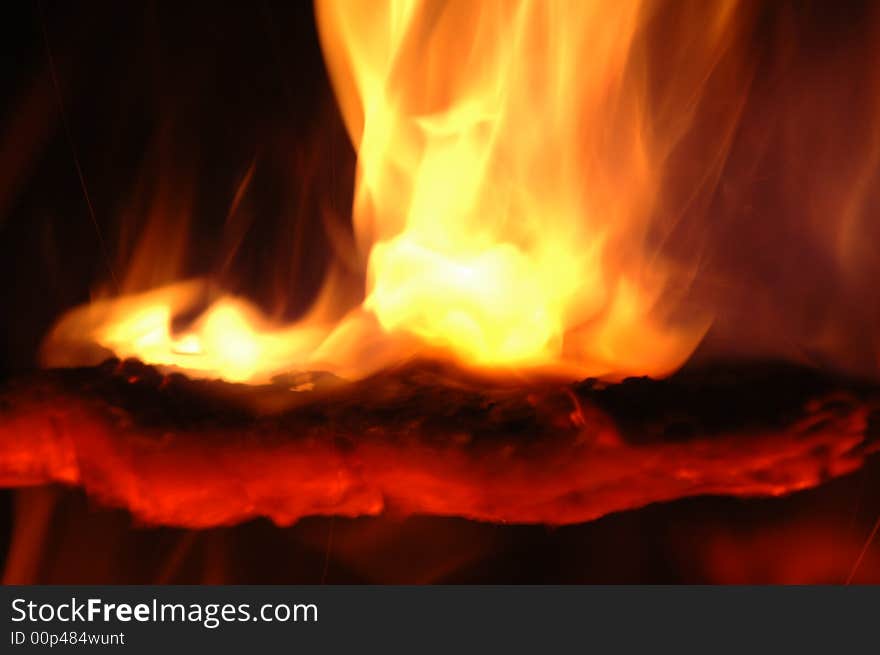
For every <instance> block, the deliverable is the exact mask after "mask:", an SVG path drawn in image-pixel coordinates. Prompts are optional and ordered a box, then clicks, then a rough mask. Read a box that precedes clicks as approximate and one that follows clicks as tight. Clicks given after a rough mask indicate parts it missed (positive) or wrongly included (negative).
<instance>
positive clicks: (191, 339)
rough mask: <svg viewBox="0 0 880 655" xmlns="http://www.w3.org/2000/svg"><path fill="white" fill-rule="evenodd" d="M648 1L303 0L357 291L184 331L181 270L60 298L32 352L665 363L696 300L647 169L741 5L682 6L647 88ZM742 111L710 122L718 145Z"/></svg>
mask: <svg viewBox="0 0 880 655" xmlns="http://www.w3.org/2000/svg"><path fill="white" fill-rule="evenodd" d="M653 7H654V5H653V4H650V3H643V2H640V1H638V0H628V1H624V2H618V3H610V4H609V3H607V2H600V1H583V0H579V1H576V2H543V1H535V2H530V1H527V0H523V1H522V2H497V3H496V2H487V3H470V2H442V3H435V2H426V3H413V2H397V1H394V0H389V1H388V2H380V3H369V4H359V3H332V2H321V1H319V2H317V3H316V15H317V20H318V26H319V32H320V36H321V41H322V46H323V49H324V54H325V59H326V61H327V64H328V68H329V70H330V74H331V78H332V82H333V84H334V89H335V91H336V94H337V98H338V101H339V104H340V107H341V110H342V114H343V117H344V120H345V122H346V126H347V128H348V130H349V134H350V136H351V138H352V140H353V142H354V143H355V145H356V147H357V151H358V175H357V186H356V190H355V201H354V208H353V221H354V225H355V233H356V236H357V238H358V244H359V246H360V247H361V249H362V251H363V253H364V254H365V255H366V256H365V257H364V258H363V259H362V261H364V262H365V264H362V266H365V268H366V275H367V284H366V289H365V291H364V301H363V303H362V305H361V306H359V307H355V308H354V309H351V310H350V311H349V312H348V313H347V314H345V312H340V311H339V307H334V305H338V303H337V302H335V301H334V297H333V296H334V293H335V289H336V288H337V287H336V286H335V282H334V281H333V280H331V281H328V284H327V286H326V287H325V290H324V293H323V295H322V299H321V300H320V301H319V302H318V304H317V306H316V308H315V309H314V310H313V311H312V312H311V313H310V314H309V315H307V316H306V317H305V318H304V319H302V320H301V321H299V322H298V323H296V324H295V325H293V326H278V325H272V324H271V323H270V322H269V321H268V320H267V319H266V318H265V317H264V316H262V315H261V314H260V312H259V311H258V310H257V309H256V308H255V307H253V306H252V305H250V304H249V303H248V302H246V301H244V300H242V299H238V298H229V297H223V298H220V299H219V300H216V301H215V302H214V303H213V304H209V306H208V309H207V310H206V311H204V313H203V314H202V315H201V317H200V318H199V319H198V320H196V321H195V322H194V323H193V324H192V326H191V327H190V328H189V329H187V330H186V331H184V332H183V333H180V334H178V333H175V331H174V330H173V329H172V324H173V321H174V319H175V318H176V317H177V316H179V315H180V314H181V313H184V312H186V311H191V310H192V308H193V307H194V306H197V305H198V303H199V302H202V303H203V300H204V296H205V292H204V288H203V287H200V286H199V283H197V282H190V283H184V284H180V283H178V284H174V285H171V286H167V287H164V288H159V289H154V290H153V291H150V292H148V293H145V294H141V295H136V296H135V295H129V296H123V297H120V298H115V299H112V300H106V301H101V302H99V303H96V304H93V305H92V306H89V307H86V308H80V309H77V310H74V311H73V312H72V313H70V314H68V315H67V316H66V317H64V318H63V319H62V321H61V322H60V323H59V324H58V325H57V326H56V328H55V329H54V331H53V333H52V334H51V335H50V337H49V339H48V340H47V344H46V348H45V361H46V363H47V364H49V365H63V364H69V363H74V362H75V363H84V362H83V358H84V357H86V355H84V354H83V353H84V349H83V348H82V347H81V345H82V343H83V342H85V343H87V344H89V345H90V346H92V349H91V350H92V355H91V357H94V352H95V348H94V347H97V352H101V353H105V354H106V351H107V350H109V351H112V352H113V353H115V354H116V355H118V356H122V357H128V356H133V357H138V358H140V359H142V360H144V361H147V362H150V363H154V364H158V365H164V366H168V367H174V368H177V369H180V370H183V371H186V372H188V373H189V374H191V375H195V376H207V377H222V378H226V379H229V380H235V381H259V380H263V379H267V378H269V377H271V376H272V375H273V374H275V373H279V372H281V371H284V370H291V369H301V368H305V367H309V368H314V367H320V368H326V369H329V370H333V371H334V372H337V373H339V374H341V375H348V376H353V377H358V376H361V375H364V374H366V373H369V372H371V371H373V370H375V369H376V368H379V367H381V366H384V365H387V364H389V363H391V362H393V361H395V360H399V359H401V358H404V357H408V356H411V355H413V354H417V353H423V354H424V353H426V352H430V353H437V352H442V353H445V355H444V356H447V357H448V356H451V357H454V358H456V359H458V360H460V361H461V362H463V363H465V364H467V365H472V366H479V367H483V368H498V367H503V368H506V369H510V368H515V369H530V370H534V369H541V370H544V371H548V370H549V371H551V372H554V373H560V374H564V375H567V376H571V377H583V376H586V375H599V376H606V377H610V378H615V377H622V376H625V375H631V374H650V375H663V374H667V373H669V372H671V371H673V370H674V369H676V368H677V367H678V366H680V365H681V364H682V363H683V362H684V361H685V359H686V358H687V357H688V356H689V355H690V353H691V352H692V351H693V350H694V348H695V347H696V345H697V343H698V342H699V340H700V339H701V338H702V336H703V335H704V333H705V331H706V329H707V328H708V325H709V322H710V320H711V315H710V312H709V311H707V310H699V311H690V312H687V313H685V312H682V311H681V310H680V307H679V304H680V300H681V299H682V296H683V290H684V289H686V288H687V287H688V285H689V283H690V280H691V278H692V276H693V273H694V270H693V268H694V267H693V265H692V264H688V263H684V264H683V263H682V262H677V263H673V262H671V261H668V260H667V259H666V258H664V256H663V254H662V252H661V250H662V249H661V247H660V242H662V240H663V238H664V232H665V231H668V230H667V228H668V226H665V225H664V224H663V220H662V219H661V218H659V217H658V211H657V210H658V201H659V196H660V188H661V185H662V184H663V180H664V176H665V174H666V171H665V166H666V164H667V161H668V159H669V157H670V154H671V153H672V151H673V150H674V149H675V147H676V146H677V144H678V143H679V141H680V140H681V139H682V137H683V135H684V134H685V133H686V132H687V130H688V125H689V122H690V120H691V116H692V115H693V113H694V112H695V111H696V110H695V108H696V107H697V105H699V103H700V98H701V96H702V95H703V93H704V90H705V86H706V83H707V80H708V79H709V78H710V77H711V75H712V74H713V71H714V70H715V69H716V68H717V67H718V65H719V61H721V59H722V58H723V57H724V56H725V53H726V52H727V51H728V49H729V48H730V45H731V43H732V42H733V41H734V39H735V38H736V36H737V34H738V33H739V31H740V26H741V24H742V23H743V21H742V19H741V17H740V14H741V13H742V12H737V11H734V8H735V6H734V4H733V3H730V2H718V3H711V4H710V6H702V4H701V3H697V4H695V5H693V6H689V8H688V12H689V14H691V16H690V18H689V21H688V26H689V27H688V28H687V29H686V30H685V34H686V36H687V38H685V39H683V40H682V43H681V45H680V47H681V50H682V52H685V51H686V52H687V53H688V54H687V57H684V56H676V57H672V61H673V62H677V63H676V64H675V65H676V66H677V67H678V69H677V70H675V71H674V73H675V75H674V79H673V76H670V79H671V80H673V81H671V82H670V83H669V84H666V85H665V86H664V87H663V88H659V89H657V88H652V87H651V84H649V82H650V79H649V75H648V73H647V70H648V68H649V64H650V62H649V61H648V57H647V51H648V48H647V46H646V40H647V36H646V35H647V33H648V27H649V24H650V21H651V20H652V19H653V9H652V8H653ZM674 54H675V53H674ZM677 54H679V55H680V53H677ZM734 72H736V71H735V69H734ZM734 82H736V78H735V77H734ZM655 86H656V85H655ZM737 111H738V106H737V105H736V103H732V104H731V105H730V107H729V108H728V109H727V110H726V111H725V112H723V113H722V115H721V116H720V119H719V120H718V121H717V125H716V126H717V128H718V129H717V136H716V137H715V138H714V140H713V139H709V147H710V149H712V150H713V151H715V152H716V153H717V154H716V156H715V158H714V161H716V162H717V161H721V160H723V157H724V153H725V152H726V143H727V139H728V136H729V134H730V132H731V130H732V126H733V125H734V124H735V121H736V116H737ZM671 115H674V116H675V119H674V120H672V119H670V118H669V117H670V116H671ZM712 175H713V173H712V172H711V171H710V172H708V173H707V174H706V176H705V178H706V179H705V180H704V182H711V178H712ZM695 193H696V192H695ZM331 307H332V308H333V310H334V311H332V312H330V311H327V310H328V308H331ZM685 314H687V315H686V316H685ZM331 315H333V318H332V319H330V318H328V317H330V316H331ZM340 316H343V317H342V318H340ZM72 343H78V344H80V347H77V348H71V344H72Z"/></svg>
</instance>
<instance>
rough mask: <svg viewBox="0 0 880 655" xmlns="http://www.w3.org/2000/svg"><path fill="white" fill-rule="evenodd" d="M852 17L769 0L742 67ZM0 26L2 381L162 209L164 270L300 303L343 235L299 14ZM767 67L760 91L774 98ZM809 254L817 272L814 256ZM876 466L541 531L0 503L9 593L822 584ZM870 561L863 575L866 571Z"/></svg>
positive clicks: (848, 10) (129, 17) (861, 529)
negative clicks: (174, 525)
mask: <svg viewBox="0 0 880 655" xmlns="http://www.w3.org/2000/svg"><path fill="white" fill-rule="evenodd" d="M869 5H870V3H837V2H824V3H823V2H810V3H807V2H805V3H800V2H797V3H783V2H780V3H766V5H764V6H763V7H764V8H763V9H761V12H760V13H761V18H760V20H759V21H758V27H757V28H756V32H755V37H754V38H755V53H756V54H755V56H756V57H757V58H758V59H760V58H761V57H765V56H766V57H771V55H770V54H768V53H772V51H773V46H772V43H773V38H774V37H773V35H775V34H777V33H778V31H779V29H780V27H779V26H780V24H781V22H780V21H782V22H784V23H785V24H786V25H788V26H793V28H792V29H795V30H796V31H797V32H798V33H799V34H800V35H801V37H802V39H801V40H800V41H799V43H800V45H799V48H800V50H799V52H800V55H798V56H799V57H800V59H798V57H797V56H796V57H795V61H796V62H797V61H800V63H801V64H804V63H805V62H809V61H812V59H811V57H816V58H817V59H818V58H820V57H818V56H817V55H815V54H813V55H810V53H811V52H814V53H815V52H819V53H823V52H834V51H836V50H837V49H839V48H843V47H845V46H846V45H847V44H849V43H852V42H860V41H864V39H865V38H866V34H868V32H867V31H866V28H865V25H867V24H869V23H870V21H868V20H867V17H868V15H869V13H870V12H869V10H868V7H869ZM3 12H4V17H3V19H2V20H0V51H2V70H0V76H2V77H0V98H2V104H0V308H2V309H0V312H2V320H0V381H2V380H3V379H4V378H7V377H9V376H14V375H16V374H19V373H21V372H23V371H28V370H32V369H33V368H34V367H35V366H36V364H37V351H38V347H39V343H40V341H41V339H42V338H43V336H44V335H45V333H46V331H47V330H48V329H49V327H50V326H51V324H52V323H53V321H54V320H55V319H56V318H57V317H58V316H59V314H60V313H61V312H63V311H64V310H65V309H67V308H70V307H72V306H75V305H78V304H81V303H83V302H85V301H87V300H88V299H89V297H90V296H91V294H93V293H95V292H97V291H100V290H102V289H104V290H107V289H110V290H113V289H114V288H120V287H125V285H126V280H125V274H124V271H125V269H126V264H127V263H129V262H130V260H131V258H132V257H133V254H134V252H135V244H136V242H137V237H138V235H139V234H140V233H141V232H142V230H143V229H144V228H145V226H146V225H147V221H148V220H149V218H150V217H151V216H156V215H157V214H158V215H160V219H159V221H158V222H159V223H160V224H161V225H162V229H163V230H171V231H172V233H173V231H174V227H175V225H176V222H175V221H180V229H181V230H188V231H189V234H190V238H189V240H188V242H187V249H186V257H185V258H183V260H182V263H181V270H180V271H179V273H180V274H181V275H205V274H208V275H212V276H214V277H215V278H216V279H217V280H218V281H219V282H220V283H222V285H223V286H224V287H225V288H227V289H229V290H230V291H233V292H242V293H247V294H248V296H249V297H250V298H252V299H253V300H255V301H256V302H258V303H260V304H261V305H262V306H263V307H264V309H265V310H266V311H268V312H270V313H273V314H275V315H278V316H282V317H285V318H293V317H295V316H296V315H297V314H298V313H300V312H302V311H303V310H304V308H305V307H307V306H308V303H309V301H310V299H311V298H312V297H313V295H314V293H315V291H316V289H317V286H318V283H319V281H320V280H321V278H322V275H323V272H324V269H325V267H326V264H327V260H328V250H329V239H328V236H327V231H326V229H325V225H326V221H327V220H332V221H335V223H334V224H336V225H339V226H341V229H342V230H343V231H345V230H348V231H350V225H349V224H348V221H349V217H348V212H349V206H350V202H351V189H352V185H353V171H354V152H353V150H352V148H351V145H350V144H349V142H348V139H347V136H346V134H345V132H344V129H343V127H342V125H341V121H340V119H339V116H338V112H337V110H336V108H335V104H334V101H333V96H332V92H331V90H330V87H329V84H328V81H327V77H326V72H325V70H324V67H323V63H322V59H321V53H320V50H319V47H318V42H317V36H316V33H315V27H314V21H313V18H312V8H311V4H310V3H308V2H269V1H268V0H262V1H258V2H195V1H193V2H78V3H71V2H48V1H47V2H41V3H38V2H30V1H18V0H16V1H13V2H8V3H6V4H5V5H4V8H3ZM783 18H784V21H783ZM811 48H812V49H813V50H811ZM771 59H772V57H771ZM864 63H865V62H862V64H864ZM767 70H770V71H771V72H770V73H767V77H766V79H764V80H762V81H761V83H759V84H758V85H757V87H756V89H757V90H756V93H758V94H759V95H760V93H763V94H765V96H767V97H772V91H773V89H774V88H775V87H774V86H773V85H774V78H773V73H772V67H769V68H767ZM833 73H834V71H833V70H832V71H830V73H829V74H832V76H833ZM762 84H763V86H762ZM857 87H858V84H855V86H854V87H853V88H857ZM855 97H856V96H853V98H855ZM849 99H850V98H849V96H847V95H846V94H843V95H842V96H841V102H842V103H844V104H845V103H846V101H848V100H849ZM842 106H843V105H842ZM755 114H756V116H758V115H759V114H760V111H758V110H755ZM756 120H757V119H756ZM770 150H772V148H771V149H770ZM734 155H735V153H734ZM768 161H769V162H770V163H772V157H770V159H768ZM732 162H733V163H732V164H731V166H734V167H735V165H736V157H735V156H734V157H733V158H732ZM251 169H252V170H253V175H252V182H251V184H250V185H249V190H248V192H247V194H246V196H245V199H244V201H243V203H242V205H241V206H240V207H239V208H238V209H237V210H236V212H235V215H234V216H231V217H230V211H229V208H230V205H231V204H232V203H233V198H234V196H235V191H236V189H237V188H238V186H239V184H240V183H241V181H242V180H243V179H244V178H245V177H247V175H248V171H249V170H251ZM80 174H81V175H82V179H81V178H80ZM83 182H84V185H85V189H86V191H87V195H88V201H87V199H86V194H85V193H84V189H83ZM721 196H722V197H719V198H716V199H715V200H714V202H715V204H716V205H718V206H724V205H725V203H729V202H731V200H730V198H729V196H725V195H724V194H723V193H722V194H721ZM751 200H754V199H751ZM751 200H750V201H751ZM737 202H738V203H739V202H740V201H739V200H737ZM743 204H748V203H746V202H743ZM89 205H91V210H90V208H89ZM767 206H768V207H771V208H772V207H773V203H772V201H767ZM750 211H753V212H755V213H756V214H758V215H760V213H761V212H760V207H758V209H755V208H754V207H752V208H751V210H750ZM328 216H329V217H330V218H329V219H328V218H327V217H328ZM756 220H757V219H756ZM726 229H727V228H726V227H725V224H724V222H723V221H720V222H719V227H718V230H719V232H718V236H719V241H720V242H725V240H727V239H726V237H729V236H730V235H729V234H728V233H727V232H726V231H725V230H726ZM172 233H169V234H171V236H173V234H172ZM159 236H160V238H162V237H165V236H168V235H166V234H165V233H164V232H162V230H160V233H159ZM786 242H788V243H791V239H790V235H786V234H784V233H780V234H777V235H774V236H772V238H771V239H770V240H769V242H768V243H767V244H765V245H766V247H767V248H768V251H769V250H770V249H772V248H774V247H778V245H779V243H786ZM279 244H281V245H283V246H284V249H283V250H282V251H281V252H280V253H279ZM288 251H289V252H288ZM279 254H280V256H279ZM759 254H760V253H759ZM815 254H816V257H815V258H814V259H813V260H812V267H813V268H814V269H815V268H816V267H818V268H820V269H821V267H822V266H830V264H829V263H827V262H824V261H823V260H822V259H821V253H815ZM731 256H732V255H731ZM764 259H765V258H760V257H759V263H758V264H757V266H759V269H758V272H760V266H771V263H768V262H765V261H764ZM730 265H731V266H735V265H737V262H734V263H732V264H730ZM793 271H794V272H791V273H788V274H790V275H796V274H797V272H796V270H795V269H793ZM805 286H808V285H805ZM863 311H868V310H867V309H863ZM871 311H873V309H872V310H871ZM877 473H878V469H877V462H876V461H874V462H873V464H872V465H871V466H869V467H868V468H866V469H865V470H863V471H861V472H859V473H857V474H855V475H852V476H849V477H848V478H846V479H843V480H839V481H836V482H833V483H830V484H828V485H826V486H825V487H822V488H820V489H816V490H812V491H809V492H805V493H802V494H798V495H796V496H793V497H791V498H787V499H775V500H749V501H745V500H734V499H716V498H698V499H691V500H685V501H680V502H676V503H668V504H664V505H658V506H652V507H648V508H645V509H643V510H639V511H633V512H625V513H621V514H617V515H613V516H609V517H606V518H604V519H602V520H599V521H596V522H593V523H590V524H586V525H581V526H571V527H566V528H558V529H553V528H548V527H543V526H531V527H529V526H526V527H516V526H496V525H487V524H479V523H473V522H468V521H465V520H461V519H440V518H425V517H410V518H405V517H394V516H388V517H380V518H369V519H366V518H365V519H358V520H345V519H325V518H315V519H308V520H305V521H302V522H301V523H299V524H298V525H296V526H294V527H291V528H277V527H275V526H272V525H270V524H269V523H267V522H265V521H254V522H251V523H248V524H245V525H242V526H236V527H229V528H218V529H214V530H206V531H198V532H195V531H187V530H178V529H170V528H153V527H147V526H140V525H133V524H132V519H131V517H130V516H129V515H128V514H127V513H125V512H123V511H118V510H108V509H104V508H99V507H95V506H93V505H92V504H91V503H90V502H89V501H88V500H87V499H86V498H84V497H83V495H82V494H81V493H80V492H78V491H70V490H61V489H33V490H26V491H19V492H15V493H13V492H9V491H6V492H3V494H2V499H3V503H2V506H3V511H2V526H3V527H2V528H0V533H5V535H6V537H5V538H4V539H3V540H2V544H3V545H2V547H0V549H2V548H5V549H6V551H7V555H8V557H6V561H7V569H6V581H7V582H16V581H22V582H94V583H98V582H260V583H263V582H330V583H333V582H700V581H709V582H766V581H797V580H806V579H808V580H810V581H820V582H839V581H842V580H844V579H845V578H846V576H847V574H848V572H849V570H850V567H851V566H852V563H853V561H854V560H855V558H856V556H857V554H858V551H859V549H860V548H861V545H862V543H863V542H864V537H865V536H866V534H867V533H868V531H869V530H870V527H871V525H872V522H873V519H874V517H875V516H876V514H877V510H878V507H880V481H878V476H877ZM13 515H14V516H15V517H16V521H15V525H16V532H15V535H16V536H15V538H13V537H12V534H13V533H12V526H13ZM872 552H873V554H871V555H870V557H869V558H868V559H867V560H866V562H865V564H864V565H863V568H862V569H861V570H860V571H861V573H860V575H861V577H860V578H857V579H858V580H865V581H874V582H878V581H880V563H878V561H877V560H878V556H877V554H876V548H875V549H874V551H872Z"/></svg>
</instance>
